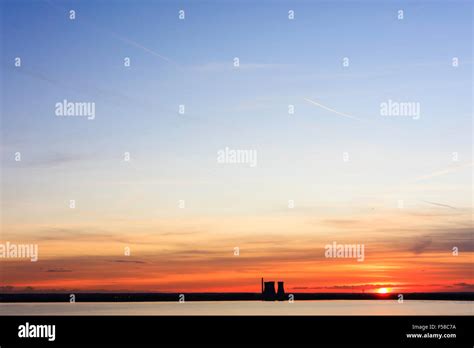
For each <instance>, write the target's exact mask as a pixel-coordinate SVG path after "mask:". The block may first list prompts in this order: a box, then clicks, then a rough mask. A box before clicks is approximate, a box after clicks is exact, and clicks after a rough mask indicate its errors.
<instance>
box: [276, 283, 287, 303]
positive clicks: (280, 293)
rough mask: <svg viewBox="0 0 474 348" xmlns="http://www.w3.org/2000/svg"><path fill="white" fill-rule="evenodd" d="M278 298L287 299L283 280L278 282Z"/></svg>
mask: <svg viewBox="0 0 474 348" xmlns="http://www.w3.org/2000/svg"><path fill="white" fill-rule="evenodd" d="M276 298H277V300H278V301H283V300H284V299H285V287H284V283H283V282H278V292H277V295H276Z"/></svg>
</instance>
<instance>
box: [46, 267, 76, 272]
mask: <svg viewBox="0 0 474 348" xmlns="http://www.w3.org/2000/svg"><path fill="white" fill-rule="evenodd" d="M45 272H48V273H68V272H72V270H70V269H64V268H52V269H48V270H46V271H45Z"/></svg>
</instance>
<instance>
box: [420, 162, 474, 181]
mask: <svg viewBox="0 0 474 348" xmlns="http://www.w3.org/2000/svg"><path fill="white" fill-rule="evenodd" d="M473 165H474V162H470V163H466V164H462V165H459V166H455V167H450V168H446V169H443V170H439V171H437V172H434V173H431V174H427V175H422V176H419V177H417V178H415V180H414V181H420V180H425V179H431V178H434V177H437V176H441V175H445V174H449V173H453V172H457V171H458V170H460V169H462V168H465V167H472V166H473Z"/></svg>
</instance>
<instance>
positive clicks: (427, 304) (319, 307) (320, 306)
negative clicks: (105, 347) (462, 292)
mask: <svg viewBox="0 0 474 348" xmlns="http://www.w3.org/2000/svg"><path fill="white" fill-rule="evenodd" d="M473 313H474V302H473V301H432V300H427V301H423V300H405V301H403V302H402V303H400V302H398V300H317V301H294V302H292V303H290V302H288V301H283V302H262V301H199V302H191V301H189V302H183V303H179V302H76V303H69V302H66V303H63V302H61V303H57V302H55V303H0V315H45V316H52V315H74V316H75V315H167V316H168V315H182V316H184V315H232V316H235V315H265V316H266V315H433V316H437V315H473Z"/></svg>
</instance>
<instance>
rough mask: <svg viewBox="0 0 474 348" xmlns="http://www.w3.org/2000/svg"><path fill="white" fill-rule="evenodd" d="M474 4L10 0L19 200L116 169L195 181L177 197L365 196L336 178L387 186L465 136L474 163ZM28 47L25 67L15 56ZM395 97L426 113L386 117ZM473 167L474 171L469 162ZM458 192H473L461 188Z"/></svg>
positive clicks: (11, 167)
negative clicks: (80, 107)
mask: <svg viewBox="0 0 474 348" xmlns="http://www.w3.org/2000/svg"><path fill="white" fill-rule="evenodd" d="M69 9H74V10H75V11H76V16H77V18H76V20H74V21H71V20H69V19H68V14H67V11H68V10H69ZM179 9H184V10H185V11H186V19H185V20H184V21H180V20H178V11H179ZM289 9H293V10H294V11H295V20H293V21H290V20H288V18H287V13H288V10H289ZM399 9H403V10H404V15H405V18H404V19H403V20H401V21H400V20H397V11H398V10H399ZM471 9H472V8H471V5H470V4H469V3H468V2H463V1H459V2H454V3H452V4H450V5H449V6H448V5H447V4H445V3H442V2H421V3H417V4H414V3H411V2H395V1H393V2H386V3H383V4H380V3H377V2H369V1H361V2H358V1H346V2H337V3H334V2H310V1H299V2H298V1H297V2H287V1H272V2H271V1H263V2H260V3H258V4H253V3H251V2H249V1H228V2H225V3H218V2H214V1H199V2H196V1H193V2H179V3H174V2H166V1H163V2H161V1H142V2H138V3H136V2H133V3H131V2H125V1H117V2H113V3H110V2H105V1H84V2H54V3H53V4H51V3H48V2H47V1H33V2H31V1H20V2H12V1H6V2H3V3H2V13H3V15H2V17H3V27H2V28H3V35H2V37H3V40H2V49H3V54H2V57H3V62H2V74H3V81H4V83H3V93H4V94H3V103H2V104H3V115H2V116H3V120H2V121H3V145H2V154H3V163H4V166H5V173H4V174H5V183H6V184H5V186H6V187H5V188H4V189H5V196H4V199H6V200H7V201H8V200H9V199H15V200H16V201H18V200H21V199H22V197H23V196H22V193H21V192H23V189H22V188H25V187H29V189H28V192H35V190H41V189H43V190H47V191H48V192H49V193H50V194H51V195H52V196H53V197H56V199H58V200H60V199H63V198H64V199H65V198H66V197H67V196H69V195H70V194H72V195H80V194H81V192H84V191H92V192H94V193H93V194H92V195H98V194H99V192H102V190H99V191H97V187H100V183H101V182H103V181H110V182H114V180H117V182H123V181H132V182H134V181H135V182H140V181H141V182H146V180H160V179H162V180H163V182H164V183H166V182H169V181H170V180H181V181H185V182H187V183H188V184H189V185H190V186H191V187H192V188H193V189H191V190H190V189H189V188H187V187H185V186H183V185H181V186H180V185H177V186H172V185H171V186H169V185H166V184H163V185H161V186H160V189H157V191H156V192H153V194H156V195H157V196H161V194H162V195H164V196H169V195H171V196H172V197H173V199H172V201H174V198H178V197H179V196H187V195H189V196H191V197H192V199H194V200H199V199H202V198H203V196H206V192H212V194H211V195H214V198H215V200H216V201H220V200H226V199H227V198H226V196H225V194H224V192H225V190H229V191H230V192H232V187H227V186H228V184H227V183H228V182H239V183H241V184H240V185H238V193H237V192H236V193H235V195H230V197H232V198H229V199H228V200H229V204H230V200H234V201H235V200H238V197H240V198H241V199H242V200H244V197H252V195H253V193H254V192H256V191H258V190H262V187H263V186H262V182H266V185H268V189H266V190H264V192H263V193H262V196H264V197H268V199H267V198H265V199H264V203H262V204H263V206H265V208H269V207H270V206H278V205H279V204H280V201H286V200H285V197H287V196H288V197H290V196H297V197H299V199H300V200H303V201H305V204H310V205H311V204H312V203H314V202H315V201H317V202H319V203H324V202H325V200H329V201H330V200H332V199H334V198H335V197H336V198H335V199H336V200H339V201H345V200H347V199H352V196H351V195H349V196H348V195H345V194H344V193H337V192H335V191H334V190H333V189H335V190H336V191H337V189H338V187H339V188H340V187H341V186H344V185H345V184H344V183H346V186H350V187H352V188H354V187H355V188H356V189H357V190H360V191H361V192H365V193H366V194H367V195H374V194H377V192H379V191H380V190H381V189H382V188H384V187H387V186H392V185H398V184H399V183H403V182H406V181H410V180H412V179H413V178H415V177H417V176H421V175H426V174H429V173H431V172H435V171H437V170H442V169H443V168H446V167H449V166H451V165H457V164H456V163H454V164H453V163H452V161H451V153H452V152H455V151H456V152H459V153H460V159H461V163H460V165H461V166H462V165H463V164H465V163H469V162H470V161H472V158H471V153H472V146H471V144H472V123H471V116H472V99H471V95H472V86H471V85H472V30H471V29H472V28H471V22H472V13H471V11H470V10H471ZM158 55H161V56H163V57H166V59H162V58H160V57H159V56H158ZM17 56H20V57H21V58H22V62H23V66H22V67H21V68H20V69H15V68H14V67H13V66H12V64H13V59H14V57H17ZM124 57H130V58H131V62H132V66H131V67H129V68H125V67H123V58H124ZM234 57H239V59H240V62H241V67H240V68H239V69H235V68H233V66H232V63H233V61H232V60H233V58H234ZM343 57H349V59H350V66H349V67H347V68H343V67H342V64H341V63H342V58H343ZM452 57H459V59H460V66H459V67H458V68H453V67H452V66H451V59H452ZM304 98H310V99H312V100H316V101H317V102H319V103H321V104H323V105H326V106H328V107H330V108H333V109H335V110H337V111H339V112H342V113H346V114H350V115H354V116H356V117H358V118H360V119H363V120H365V121H366V122H362V123H361V122H357V121H354V120H351V119H347V118H344V117H340V116H339V115H336V114H334V113H331V112H328V111H326V110H324V109H321V108H319V107H317V106H314V105H312V104H310V103H308V102H307V101H305V99H304ZM63 99H68V100H72V101H93V102H95V103H96V110H97V111H96V112H97V116H96V119H95V120H93V121H87V120H84V119H58V118H57V117H55V115H54V105H55V103H56V102H58V101H62V100H63ZM388 99H392V100H395V101H416V102H419V103H420V104H421V119H420V120H417V121H414V120H410V119H403V118H382V117H381V116H380V114H379V108H380V103H381V102H385V101H387V100H388ZM179 104H185V106H186V114H185V115H178V112H177V110H178V105H179ZM288 104H293V105H295V108H296V114H295V115H292V116H290V115H288V113H287V106H288ZM225 146H229V147H231V148H242V149H246V148H252V149H257V150H258V153H259V165H258V168H255V169H253V170H251V169H248V168H231V169H228V168H221V167H219V166H217V165H216V163H215V157H216V151H217V150H218V149H221V148H224V147H225ZM15 151H21V152H22V154H23V163H22V165H24V166H28V165H30V166H31V167H32V169H31V170H32V171H33V172H35V171H36V173H37V174H36V175H35V177H36V178H37V180H38V182H37V183H36V184H35V183H33V182H34V181H33V182H32V179H31V173H32V172H31V171H18V164H16V163H14V162H13V163H12V153H13V152H15ZM125 151H129V152H131V154H132V163H131V164H130V165H129V166H128V167H127V166H124V164H123V162H122V161H121V158H122V156H123V152H125ZM345 151H347V152H349V153H350V156H351V161H350V163H349V164H348V165H346V164H344V163H341V156H342V153H343V152H345ZM132 168H133V170H132ZM464 174H466V171H464ZM467 174H469V173H467ZM44 178H50V179H51V180H52V181H54V182H59V185H57V184H52V183H51V184H44ZM68 180H69V181H70V182H69V181H68ZM12 182H14V183H15V184H13V185H11V183H12ZM40 182H41V183H42V184H41V185H40V184H39V183H40ZM199 182H204V183H207V184H205V185H204V186H202V185H201V186H200V185H199ZM461 182H463V183H465V184H466V185H469V176H466V175H465V176H463V177H462V180H461ZM15 185H18V187H15ZM42 185H44V186H42ZM49 185H51V187H49ZM206 185H207V186H206ZM31 186H34V187H31ZM230 186H232V185H230ZM264 186H265V185H264ZM117 187H120V186H117ZM226 187H227V188H226ZM311 187H313V188H314V189H311ZM276 188H278V189H276ZM329 188H331V189H329ZM235 189H237V188H235ZM24 190H25V192H24V194H25V195H28V194H27V193H26V189H24ZM31 190H32V191H31ZM68 190H69V191H71V192H68ZM193 190H194V191H193ZM112 191H113V189H112ZM13 192H15V193H13ZM18 192H20V194H18ZM104 192H105V191H104ZM193 192H195V195H193ZM104 194H105V193H104ZM124 194H126V193H124ZM150 194H151V193H150ZM280 194H281V196H280ZM444 194H447V195H448V196H447V197H446V198H444V197H441V199H442V200H443V199H447V200H450V201H452V200H455V201H456V202H457V203H459V204H462V205H465V204H468V203H469V200H468V199H467V198H466V196H465V195H462V194H459V192H457V193H455V194H454V193H452V195H451V196H449V195H450V194H449V193H444ZM358 195H363V194H362V193H358ZM106 196H107V197H109V196H110V197H112V196H113V194H112V193H109V194H106ZM36 197H39V195H36ZM110 197H109V198H110ZM236 197H237V198H236ZM315 197H316V198H315ZM25 199H26V198H25ZM29 199H35V198H32V197H30V198H29ZM95 199H96V200H97V199H98V198H97V197H95ZM104 199H106V198H104ZM35 200H36V199H35ZM90 200H91V201H92V197H91V198H90ZM158 200H159V198H158ZM161 204H162V205H163V206H166V205H167V204H169V202H161ZM206 205H209V207H211V206H212V207H213V208H210V209H209V212H211V213H212V212H213V211H214V210H213V209H214V208H216V209H219V207H218V205H219V204H217V206H216V205H215V204H211V203H209V202H206V203H203V204H201V207H203V206H206ZM250 206H251V207H248V209H250V210H251V211H253V210H254V209H255V208H257V207H255V206H252V204H251V205H250ZM241 208H242V209H244V210H245V207H244V206H242V207H241ZM262 209H263V208H262Z"/></svg>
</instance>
